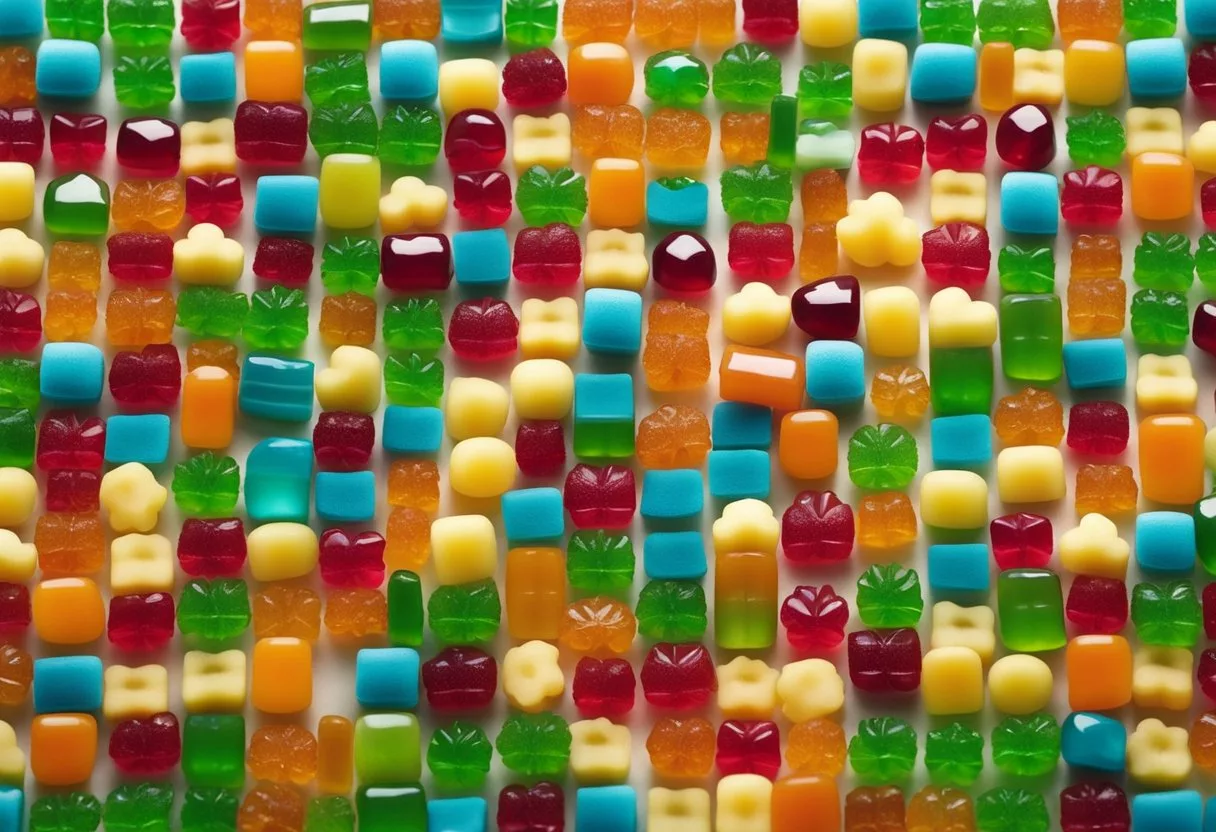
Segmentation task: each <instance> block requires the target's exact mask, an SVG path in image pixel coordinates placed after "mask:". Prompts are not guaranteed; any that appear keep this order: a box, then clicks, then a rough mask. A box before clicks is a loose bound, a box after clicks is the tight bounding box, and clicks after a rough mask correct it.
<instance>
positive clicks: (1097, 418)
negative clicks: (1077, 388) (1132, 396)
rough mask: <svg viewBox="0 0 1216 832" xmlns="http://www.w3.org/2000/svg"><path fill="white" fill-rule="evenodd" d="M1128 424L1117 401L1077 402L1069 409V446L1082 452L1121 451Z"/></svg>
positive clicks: (1125, 443) (1125, 415) (1125, 414)
mask: <svg viewBox="0 0 1216 832" xmlns="http://www.w3.org/2000/svg"><path fill="white" fill-rule="evenodd" d="M1130 434H1131V424H1130V420H1129V418H1128V415H1127V408H1126V407H1124V406H1123V405H1121V404H1119V402H1078V403H1077V404H1074V405H1073V406H1072V408H1071V409H1070V410H1069V411H1068V447H1070V448H1072V449H1073V450H1074V451H1076V452H1077V453H1081V454H1121V453H1123V452H1124V451H1125V450H1127V440H1128V437H1129V436H1130Z"/></svg>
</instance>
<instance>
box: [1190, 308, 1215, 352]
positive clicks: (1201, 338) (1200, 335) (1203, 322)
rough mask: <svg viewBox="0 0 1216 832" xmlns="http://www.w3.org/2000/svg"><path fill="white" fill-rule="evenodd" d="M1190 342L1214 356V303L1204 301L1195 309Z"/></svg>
mask: <svg viewBox="0 0 1216 832" xmlns="http://www.w3.org/2000/svg"><path fill="white" fill-rule="evenodd" d="M1191 340H1192V341H1194V342H1195V346H1197V347H1199V349H1201V350H1203V351H1204V352H1206V353H1207V354H1208V355H1216V301H1210V300H1205V301H1202V302H1201V303H1199V304H1198V305H1197V306H1196V307H1195V318H1194V320H1193V321H1192V322H1191Z"/></svg>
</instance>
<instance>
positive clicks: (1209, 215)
mask: <svg viewBox="0 0 1216 832" xmlns="http://www.w3.org/2000/svg"><path fill="white" fill-rule="evenodd" d="M1199 208H1200V211H1201V212H1202V213H1203V224H1204V225H1205V226H1207V227H1208V228H1216V179H1209V180H1208V181H1207V182H1204V183H1203V185H1201V186H1200V187H1199Z"/></svg>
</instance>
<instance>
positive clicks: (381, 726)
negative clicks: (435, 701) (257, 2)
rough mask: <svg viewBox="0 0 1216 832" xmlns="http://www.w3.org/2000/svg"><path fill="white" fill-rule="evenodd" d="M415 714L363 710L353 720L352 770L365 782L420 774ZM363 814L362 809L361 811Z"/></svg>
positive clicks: (406, 779)
mask: <svg viewBox="0 0 1216 832" xmlns="http://www.w3.org/2000/svg"><path fill="white" fill-rule="evenodd" d="M421 736H422V735H421V730H420V728H419V726H418V717H416V716H414V715H413V714H406V713H373V714H365V715H363V716H361V717H359V719H358V720H356V721H355V774H356V776H358V778H359V782H360V783H361V784H362V785H364V786H380V785H386V784H391V783H408V782H411V781H414V780H417V779H418V778H419V777H421V776H422V739H421ZM360 815H362V811H360Z"/></svg>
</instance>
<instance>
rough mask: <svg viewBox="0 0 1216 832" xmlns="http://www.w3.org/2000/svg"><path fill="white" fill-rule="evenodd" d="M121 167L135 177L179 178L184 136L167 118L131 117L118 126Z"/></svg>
mask: <svg viewBox="0 0 1216 832" xmlns="http://www.w3.org/2000/svg"><path fill="white" fill-rule="evenodd" d="M114 148H115V154H116V155H117V157H118V164H119V165H120V166H121V167H122V168H123V169H124V171H125V172H126V173H128V174H130V175H133V176H147V177H154V178H168V177H171V176H177V171H178V168H179V167H181V162H182V133H181V130H180V129H179V128H178V126H177V124H175V123H174V122H172V121H169V119H167V118H156V117H154V116H140V117H138V118H129V119H127V120H126V121H124V122H123V123H122V124H121V125H119V127H118V138H117V140H116V141H115V145H114Z"/></svg>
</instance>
